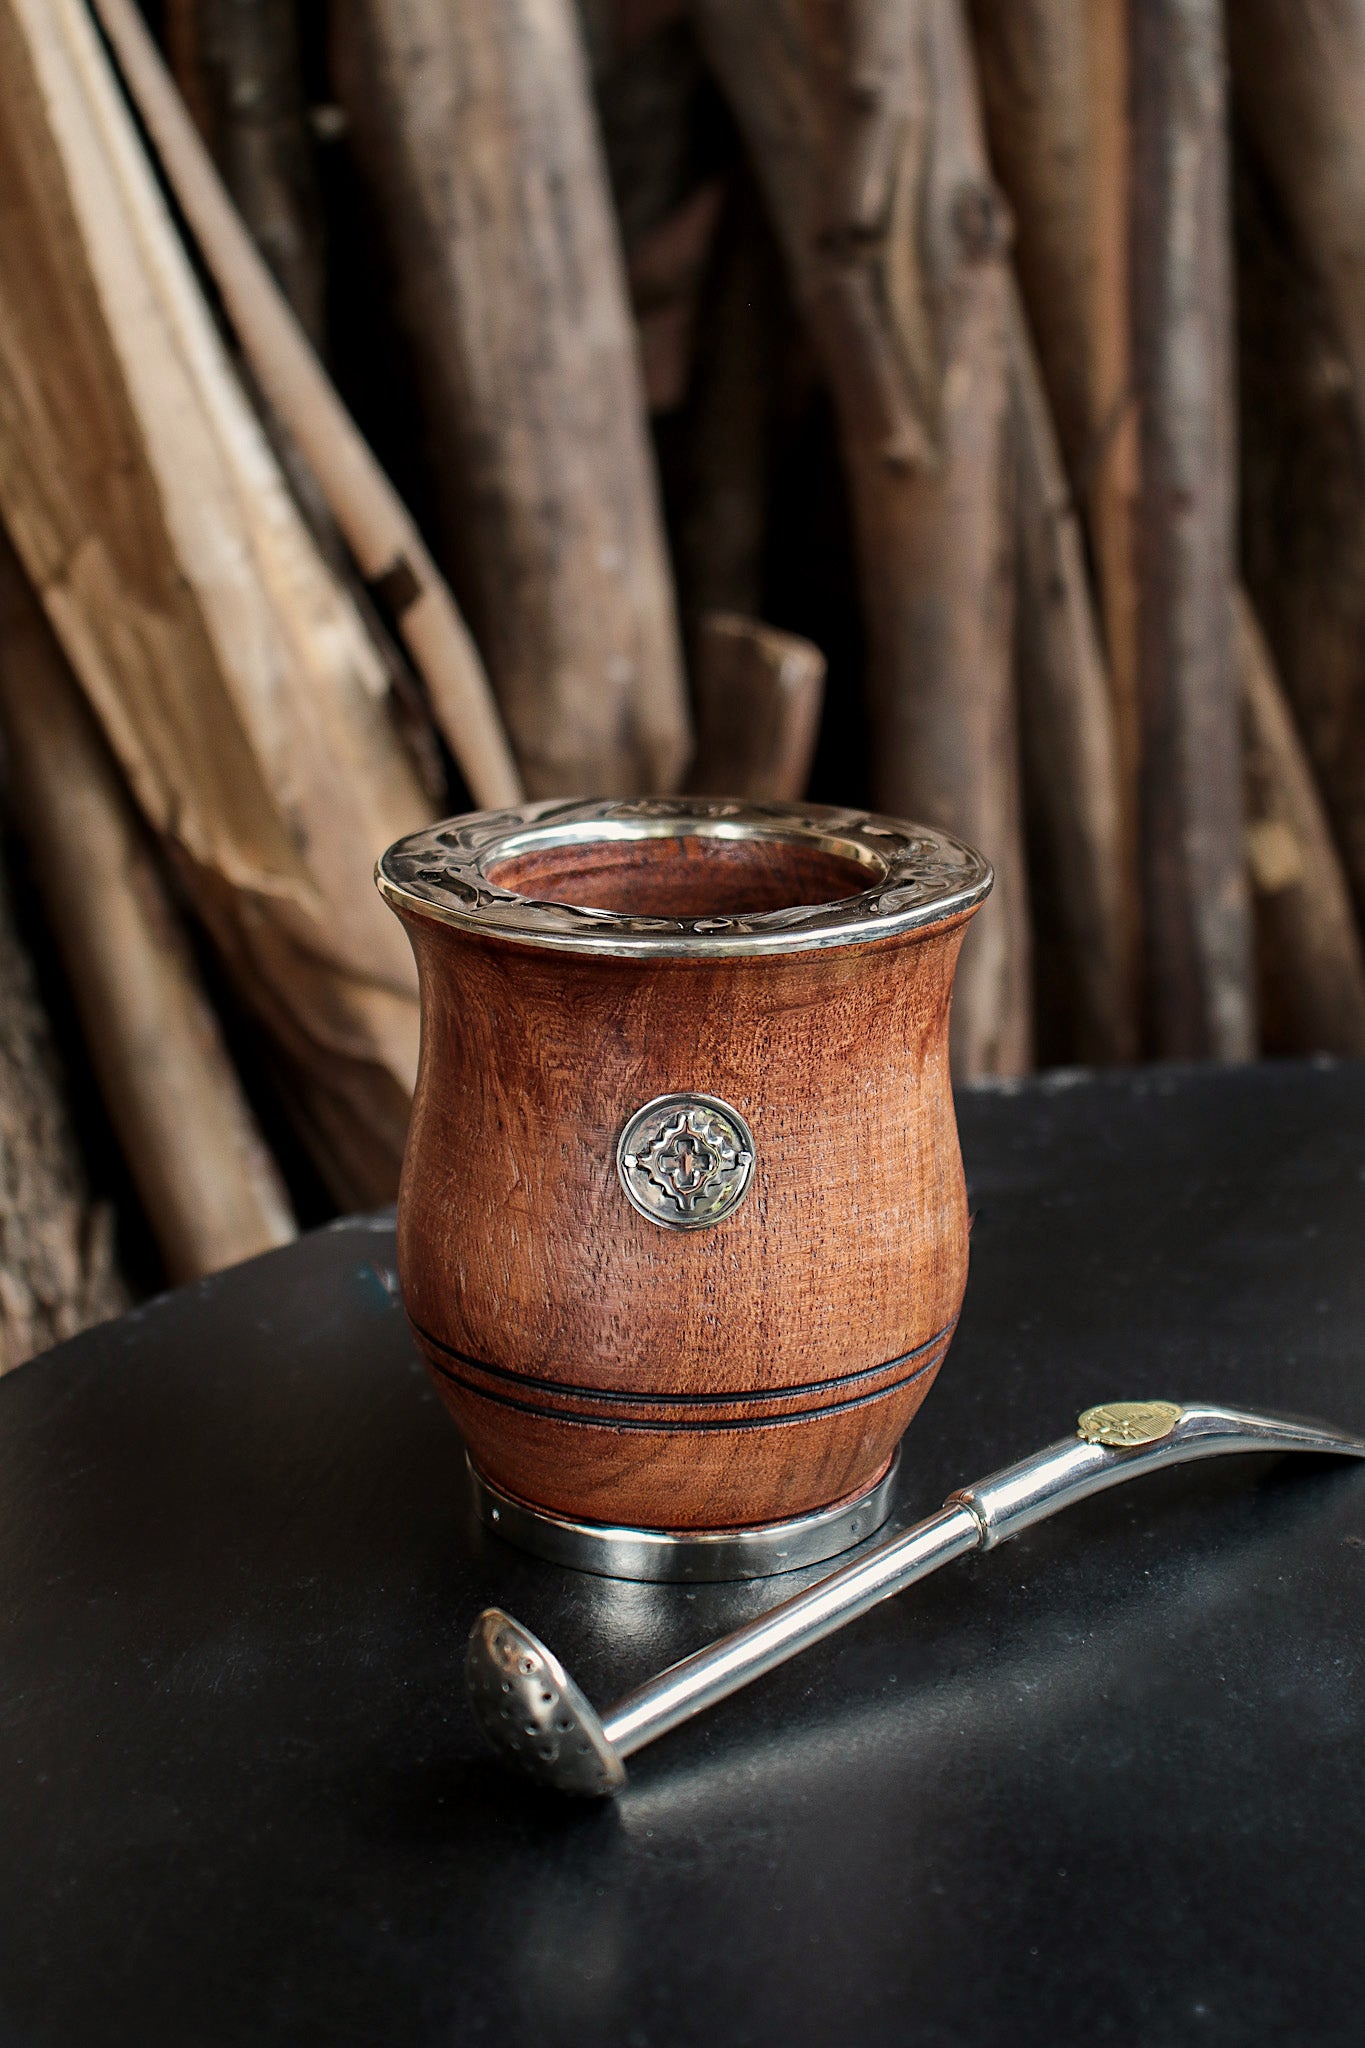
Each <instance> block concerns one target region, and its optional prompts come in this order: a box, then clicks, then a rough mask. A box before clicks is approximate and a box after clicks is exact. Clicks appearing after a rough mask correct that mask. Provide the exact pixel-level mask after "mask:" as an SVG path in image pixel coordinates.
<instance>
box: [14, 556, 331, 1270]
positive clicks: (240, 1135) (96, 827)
mask: <svg viewBox="0 0 1365 2048" xmlns="http://www.w3.org/2000/svg"><path fill="white" fill-rule="evenodd" d="M0 732H3V735H4V742H5V761H6V766H7V769H8V771H9V782H10V789H11V793H12V797H13V801H14V806H15V810H16V813H17V815H18V818H19V821H20V824H21V827H22V830H23V833H24V838H25V840H26V842H27V845H28V848H29V852H30V857H31V860H32V864H33V870H34V875H35V879H36V882H37V886H38V891H39V894H40V896H41V898H42V900H43V903H44V906H45V908H46V911H47V918H48V923H49V926H50V928H51V932H52V936H53V940H54V943H55V946H56V949H57V952H58V954H59V956H60V958H61V961H62V965H63V967H64V969H65V971H66V977H67V981H68V983H69V984H70V987H71V991H72V994H73V995H74V997H75V1001H76V1008H77V1011H78V1013H79V1015H80V1020H81V1025H82V1029H83V1032H84V1036H85V1042H86V1045H87V1047H88V1049H89V1052H90V1058H91V1063H92V1065H93V1066H94V1069H95V1072H96V1074H97V1076H98V1079H99V1084H100V1089H101V1093H102V1094H103V1097H104V1103H105V1108H106V1110H107V1113H108V1116H109V1121H110V1123H111V1125H112V1126H113V1129H114V1131H115V1133H116V1134H117V1136H118V1139H119V1142H120V1145H121V1146H122V1149H123V1154H124V1158H125V1159H126V1161H127V1163H128V1168H129V1172H130V1174H131V1176H132V1180H133V1183H134V1186H135V1187H136V1188H137V1191H138V1195H139V1197H140V1198H141V1201H142V1205H143V1207H144V1209H145V1210H146V1212H147V1217H148V1221H149V1222H150V1224H151V1227H152V1232H153V1235H154V1237H155V1239H156V1242H157V1246H158V1249H159V1250H160V1252H161V1255H162V1258H163V1260H164V1262H165V1267H166V1273H167V1276H168V1278H169V1279H170V1280H171V1281H173V1282H177V1283H178V1282H180V1281H183V1280H194V1279H198V1278H199V1277H200V1276H201V1275H203V1274H205V1273H212V1272H215V1271H216V1270H217V1269H218V1268H219V1267H220V1266H227V1265H232V1264H233V1263H235V1262H236V1261H237V1260H238V1259H246V1258H251V1257H252V1256H253V1255H254V1254H255V1253H256V1252H262V1251H266V1250H268V1249H269V1248H270V1247H271V1246H272V1245H277V1244H284V1243H287V1241H288V1240H289V1239H290V1238H291V1237H292V1236H293V1235H294V1219H293V1215H292V1213H291V1210H290V1204H289V1197H288V1195H287V1194H286V1192H285V1188H284V1184H283V1182H282V1181H281V1179H280V1175H279V1172H278V1169H277V1168H276V1166H275V1162H274V1160H273V1159H272V1158H271V1156H270V1153H269V1151H268V1150H267V1148H266V1145H265V1141H264V1139H263V1138H262V1136H261V1132H260V1129H259V1127H258V1125H257V1123H256V1119H255V1117H254V1115H253V1114H252V1112H251V1109H250V1107H249V1106H248V1104H247V1101H246V1098H245V1096H244V1095H243V1093H242V1089H241V1084H240V1082H239V1081H238V1078H237V1074H236V1070H235V1069H234V1067H233V1064H232V1060H231V1057H230V1055H229V1053H228V1050H227V1047H226V1045H225V1044H224V1043H223V1036H222V1032H221V1029H220V1027H219V1024H218V1020H217V1017H216V1016H215V1014H214V1011H213V1009H212V1006H211V1005H210V1003H209V1001H208V999H207V997H206V996H205V994H204V991H203V988H202V986H201V983H200V979H199V974H198V971H197V969H196V967H195V963H194V959H193V955H192V953H191V951H190V947H189V944H188V942H187V940H186V937H185V933H184V930H183V928H182V926H181V924H180V921H179V918H178V916H177V914H176V912H175V909H174V907H173V906H172V904H171V902H170V899H169V897H168V895H167V893H166V889H165V886H164V884H163V882H162V880H161V877H160V875H159V873H158V871H157V868H156V865H155V862H154V860H153V858H152V853H151V848H150V846H149V844H148V841H147V836H146V833H145V830H144V828H143V827H142V825H141V823H140V821H139V820H138V818H137V816H136V814H135V813H134V810H133V807H132V803H131V800H130V799H129V797H128V795H127V792H126V791H125V789H124V787H123V784H122V783H121V781H120V780H119V777H118V772H117V770H116V769H115V767H114V764H113V762H112V761H111V760H110V758H109V754H108V750H107V749H106V747H105V745H104V743H103V741H102V739H101V738H100V735H99V732H98V730H97V729H96V726H95V723H94V720H93V718H92V717H91V715H90V712H89V710H88V709H87V707H86V705H85V702H84V700H83V699H82V697H81V694H80V690H79V687H78V685H77V684H76V682H75V680H74V678H73V677H72V675H71V673H70V671H69V670H68V668H67V666H66V663H65V661H64V659H63V657H62V653H61V650H60V648H59V647H58V646H57V643H56V641H55V640H54V639H53V637H52V631H51V628H50V627H49V625H48V623H47V620H46V619H45V618H44V616H43V614H42V611H41V609H40V608H39V606H38V604H37V601H36V599H35V598H34V597H33V595H32V593H31V592H30V591H29V588H28V586H27V584H26V582H25V581H24V576H23V572H22V570H21V569H20V567H19V564H18V562H17V560H16V559H15V556H14V553H13V550H12V549H11V548H10V546H9V544H8V542H7V541H5V540H4V539H3V536H0Z"/></svg>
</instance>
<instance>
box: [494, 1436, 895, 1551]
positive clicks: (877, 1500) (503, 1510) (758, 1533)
mask: <svg viewBox="0 0 1365 2048" xmlns="http://www.w3.org/2000/svg"><path fill="white" fill-rule="evenodd" d="M465 1456H466V1461H467V1463H468V1465H469V1478H470V1484H471V1486H472V1487H473V1489H474V1505H475V1507H476V1508H477V1509H478V1512H479V1518H480V1520H481V1521H482V1522H483V1523H484V1524H485V1526H486V1527H487V1528H489V1529H491V1530H492V1531H493V1533H494V1535H496V1536H503V1537H505V1538H506V1539H507V1541H508V1542H509V1543H515V1544H516V1545H517V1546H518V1547H519V1548H520V1549H522V1550H529V1551H531V1552H533V1553H534V1555H535V1556H537V1557H544V1558H548V1559H549V1561H550V1563H551V1564H563V1565H568V1566H569V1567H570V1568H571V1569H572V1570H573V1571H578V1572H595V1573H596V1574H597V1575H598V1577H599V1578H604V1579H643V1580H646V1581H649V1582H651V1583H653V1584H655V1585H700V1584H703V1583H706V1582H711V1581H715V1580H721V1579H767V1578H772V1577H774V1576H775V1575H776V1574H777V1573H778V1572H794V1571H798V1570H799V1569H800V1568H801V1566H802V1565H807V1564H823V1563H825V1561H826V1560H827V1559H828V1558H831V1557H837V1556H838V1555H839V1553H840V1552H841V1551H844V1550H849V1549H851V1548H852V1546H853V1545H854V1544H855V1543H861V1542H862V1540H863V1538H864V1537H865V1536H871V1535H872V1533H873V1532H874V1530H877V1529H880V1528H881V1526H882V1524H883V1522H884V1521H885V1520H886V1518H887V1516H888V1515H889V1514H890V1512H891V1496H892V1493H893V1492H894V1490H895V1483H896V1473H897V1470H898V1469H899V1466H900V1458H901V1454H900V1451H899V1449H897V1450H896V1451H895V1452H894V1453H893V1454H892V1458H891V1463H890V1464H889V1465H888V1466H887V1468H886V1470H885V1472H883V1474H882V1476H881V1478H880V1479H879V1480H877V1482H876V1484H875V1485H873V1486H870V1487H869V1488H868V1489H867V1491H866V1493H860V1494H859V1495H858V1496H857V1498H856V1499H855V1500H846V1501H838V1502H836V1503H835V1505H834V1506H833V1507H828V1508H816V1509H815V1510H814V1511H813V1512H812V1513H811V1514H808V1515H794V1516H793V1517H792V1519H791V1520H790V1521H787V1522H759V1523H756V1524H755V1525H754V1526H753V1527H752V1528H747V1529H685V1530H673V1529H628V1528H617V1527H615V1526H614V1525H613V1524H612V1523H610V1522H575V1521H572V1520H570V1518H569V1517H568V1516H566V1515H556V1514H552V1513H551V1512H550V1511H549V1509H547V1508H534V1507H532V1506H531V1505H530V1503H529V1502H528V1501H524V1500H518V1499H517V1497H516V1496H515V1494H510V1493H504V1492H503V1490H502V1488H501V1487H500V1486H495V1485H494V1483H493V1481H492V1480H491V1479H489V1478H486V1477H485V1475H484V1474H483V1473H482V1472H480V1470H479V1468H478V1466H477V1465H476V1464H475V1463H474V1460H473V1459H472V1458H471V1457H469V1454H468V1452H466V1454H465Z"/></svg>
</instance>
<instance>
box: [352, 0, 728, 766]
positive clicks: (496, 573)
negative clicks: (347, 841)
mask: <svg viewBox="0 0 1365 2048" xmlns="http://www.w3.org/2000/svg"><path fill="white" fill-rule="evenodd" d="M337 26H338V30H339V31H340V32H341V33H342V34H343V35H344V38H345V41H344V45H343V50H342V55H341V63H340V69H341V74H342V78H343V84H344V97H345V100H346V104H347V106H348V108H349V111H350V114H351V120H352V129H353V134H354V137H355V143H356V147H357V150H358V152H359V157H360V161H361V163H362V165H363V166H364V169H365V173H366V176H367V178H368V180H369V182H370V184H371V186H372V188H373V189H374V191H375V192H376V194H377V195H378V197H379V200H380V203H381V206H382V208H383V210H384V214H385V218H386V220H387V224H388V234H389V239H390V242H391V244H392V250H393V256H394V261H395V265H396V267H397V270H398V273H399V276H400V278H401V280H402V283H403V289H404V296H405V301H406V311H407V316H408V318H409V321H410V323H411V326H412V331H413V336H414V341H415V345H416V349H417V353H418V357H419V361H420V365H421V369H422V373H423V378H424V382H425V387H426V393H427V413H428V420H429V426H430V432H431V440H432V450H433V454H434V457H435V460H436V463H437V465H438V467H439V469H440V471H441V472H442V481H443V484H444V485H445V486H446V489H447V499H448V531H449V533H450V534H451V536H452V548H453V549H454V548H455V547H456V546H458V549H459V551H460V552H462V553H463V554H464V555H465V557H466V558H467V561H468V566H469V572H470V575H471V577H472V579H473V585H474V593H473V600H472V610H473V613H474V618H475V626H476V630H477V631H478V634H479V638H480V642H481V645H482V646H483V648H484V651H485V654H486V656H487V660H488V667H489V672H490V674H491V675H492V678H493V682H494V686H495V688H496V690H497V693H498V697H499V700H500V702H501V704H502V706H503V710H504V713H505V715H506V718H507V721H508V725H509V727H510V729H511V732H512V736H513V740H514V743H515V745H516V749H517V754H518V758H519V760H520V762H521V764H522V768H523V771H524V774H525V777H526V783H527V787H528V788H529V789H530V790H531V791H532V792H533V793H535V794H545V793H559V792H564V791H575V790H583V791H586V790H593V791H602V792H606V793H611V792H616V793H621V792H625V791H630V790H640V789H647V790H658V789H666V788H669V787H673V786H676V783H677V781H678V778H679V777H680V776H681V774H682V772H683V769H684V767H685V765H686V761H687V756H688V753H689V750H690V732H689V719H688V713H687V706H686V698H685V693H684V688H683V680H682V666H681V658H680V653H679V647H678V635H677V625H676V620H675V617H674V608H673V595H672V588H671V581H670V575H669V569H668V563H667V557H666V553H665V548H664V540H663V531H662V523H661V518H660V511H659V504H658V492H657V485H656V481H655V478H654V474H653V468H652V458H651V453H650V449H649V445H648V439H647V432H646V420H645V409H644V399H643V393H642V390H641V382H640V372H639V365H638V361H637V354H636V346H635V336H634V331H633V328H632V324H631V320H630V313H629V309H628V306H627V300H626V289H625V280H624V276H623V270H622V261H621V252H620V248H619V246H618V241H617V235H616V228H615V224H614V221H613V218H612V214H611V207H610V201H609V198H608V193H607V185H606V175H605V170H604V166H603V163H602V155H601V147H600V143H599V140H598V137H597V134H596V130H595V126H594V121H593V115H592V107H591V102H590V98H589V92H588V84H587V78H586V72H585V66H584V60H583V54H582V50H581V48H580V44H579V34H578V28H577V23H576V19H575V16H574V11H573V7H572V4H571V0H515V4H509V5H504V6H501V7H497V8H483V7H448V6H446V5H444V4H443V0H365V4H364V5H361V6H357V7H354V8H351V9H348V10H344V12H343V13H342V14H341V15H339V17H338V22H337Z"/></svg>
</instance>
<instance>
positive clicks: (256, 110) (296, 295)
mask: <svg viewBox="0 0 1365 2048" xmlns="http://www.w3.org/2000/svg"><path fill="white" fill-rule="evenodd" d="M166 40H167V46H168V49H169V51H170V54H171V61H172V65H173V67H174V70H175V74H176V79H177V82H178V83H179V85H180V88H181V91H182V92H183V93H184V96H185V99H186V102H187V104H188V105H189V106H191V107H192V108H193V109H194V110H195V112H196V115H197V116H198V118H199V122H200V127H201V131H202V133H203V135H204V139H205V141H206V142H207V143H208V145H209V147H210V149H211V150H212V152H213V155H214V159H215V161H216V162H217V164H218V167H219V169H220V170H221V172H222V174H223V182H224V183H225V184H226V186H227V189H228V191H229V192H230V193H231V195H232V199H233V203H234V205H235V206H236V208H237V211H238V212H239V213H240V214H241V216H242V219H243V221H244V222H245V224H246V227H247V229H248V231H249V232H250V235H251V238H252V240H253V241H254V242H255V244H256V247H257V248H258V249H259V250H260V252H261V254H262V255H263V256H264V258H265V260H266V262H267V263H268V264H269V266H270V269H271V273H272V275H273V276H274V279H275V282H276V283H277V284H278V285H279V287H280V290H281V291H282V292H283V293H284V295H285V297H286V298H287V299H288V301H289V303H290V305H291V306H292V307H293V309H294V312H295V313H296V314H297V316H298V319H299V324H300V326H301V327H302V328H303V330H304V332H305V333H306V334H307V336H308V338H309V340H310V341H311V342H312V344H313V346H314V348H316V349H317V350H318V353H319V354H322V353H323V335H324V329H325V316H326V305H325V282H326V280H325V276H324V271H323V260H322V248H323V224H322V200H321V194H320V192H319V189H318V180H317V170H316V166H315V164H314V162H313V154H312V143H311V139H310V137H309V134H308V127H307V118H306V108H305V104H304V87H303V61H302V54H301V51H300V48H299V16H298V9H297V7H296V6H295V5H294V0H194V4H193V5H187V4H185V0H181V4H179V5H173V6H172V7H171V8H169V9H168V11H167V18H166Z"/></svg>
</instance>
